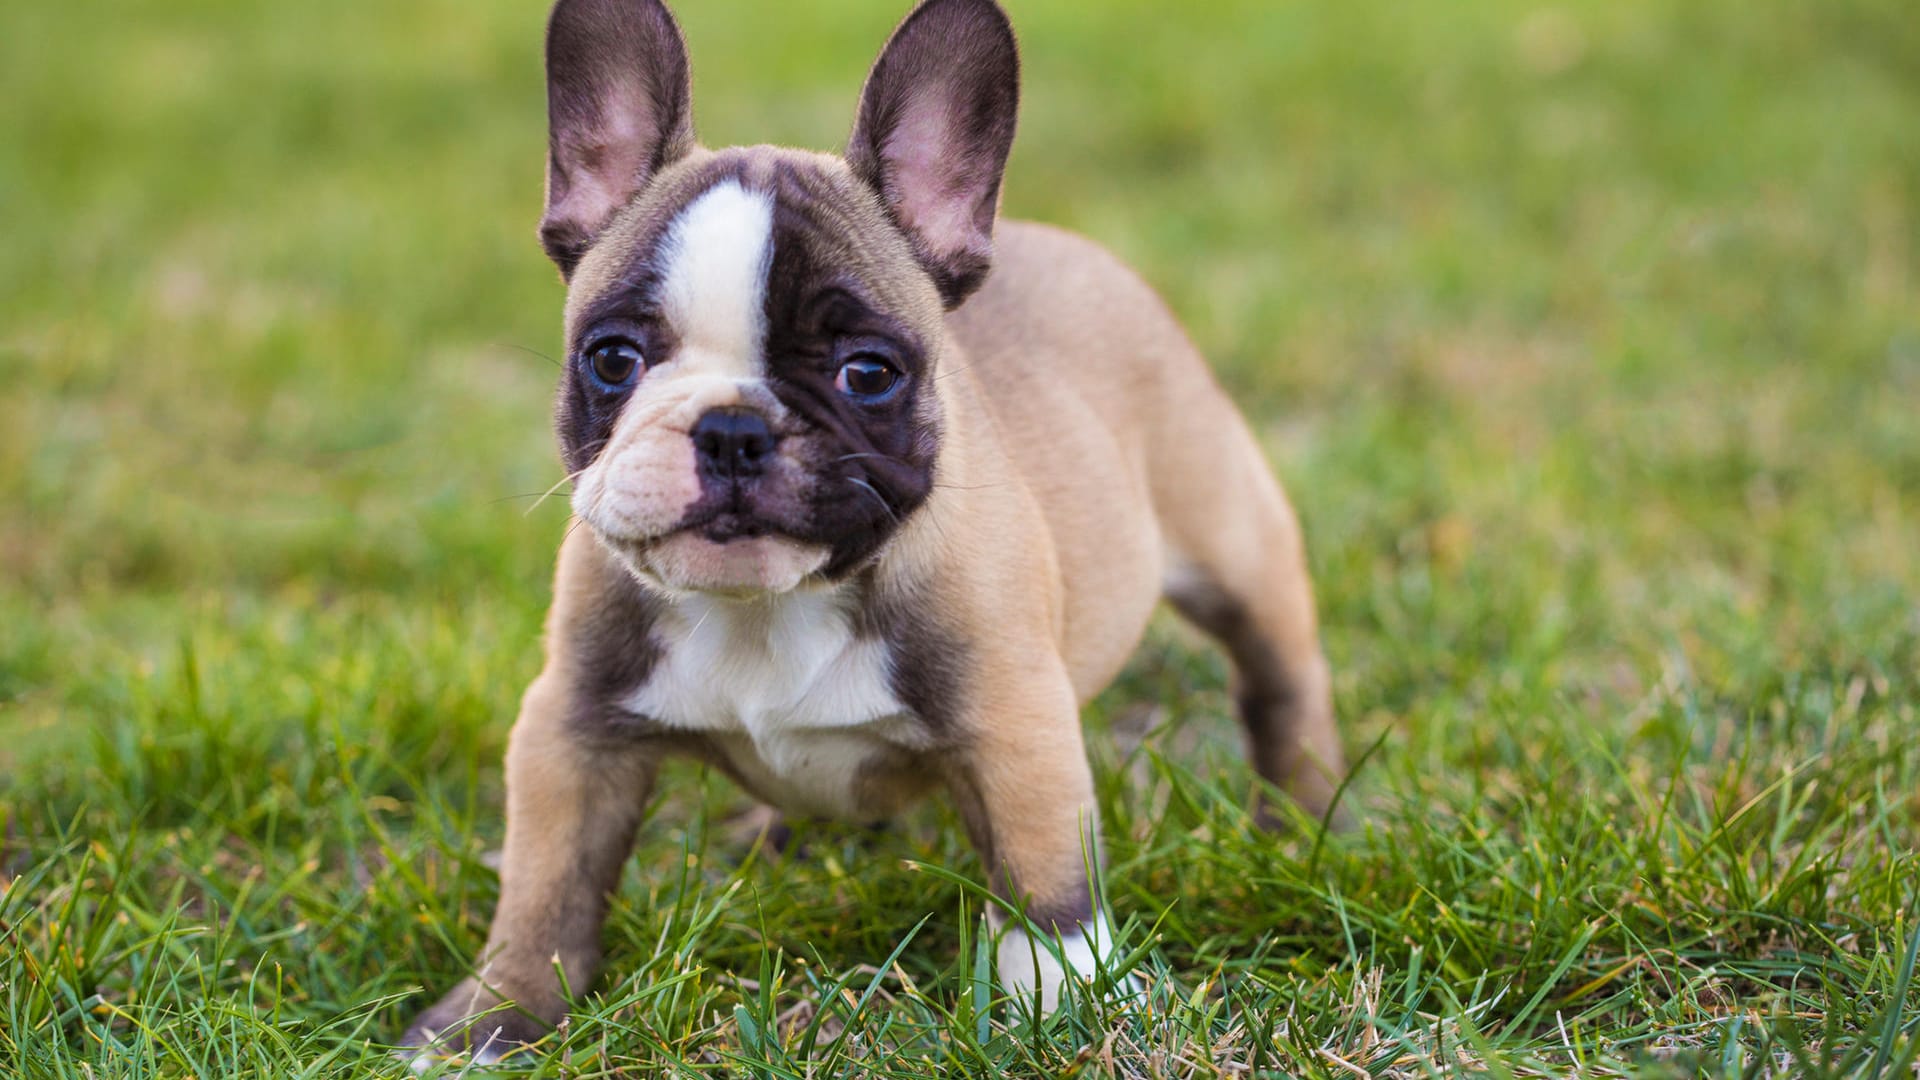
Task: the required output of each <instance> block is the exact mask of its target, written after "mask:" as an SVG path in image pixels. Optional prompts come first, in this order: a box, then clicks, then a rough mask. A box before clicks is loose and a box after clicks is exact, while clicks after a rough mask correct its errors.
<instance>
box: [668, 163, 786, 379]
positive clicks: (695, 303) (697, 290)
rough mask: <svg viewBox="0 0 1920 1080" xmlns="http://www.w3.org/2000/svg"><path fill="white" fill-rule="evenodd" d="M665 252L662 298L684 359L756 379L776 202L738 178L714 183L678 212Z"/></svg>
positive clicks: (704, 367)
mask: <svg viewBox="0 0 1920 1080" xmlns="http://www.w3.org/2000/svg"><path fill="white" fill-rule="evenodd" d="M662 254H663V256H664V258H663V260H662V263H663V265H664V267H665V273H664V275H663V282H664V288H663V290H662V299H663V300H664V302H665V308H666V316H667V319H668V320H669V321H670V322H672V324H673V326H674V329H675V330H677V331H678V332H679V334H680V360H681V361H682V362H683V363H685V364H687V365H688V366H696V365H697V366H698V367H699V368H700V369H701V370H702V371H706V372H712V373H715V374H726V375H730V376H733V377H735V378H743V379H745V378H754V377H757V376H758V375H759V374H760V372H761V368H762V363H761V354H762V350H763V348H764V347H765V345H766V339H767V316H766V293H767V268H768V266H769V265H770V264H771V263H772V261H773V197H772V196H771V195H769V194H767V193H765V192H758V191H748V190H747V189H746V188H744V187H741V186H740V182H739V181H737V180H727V181H724V182H722V183H719V184H715V185H714V186H713V187H711V188H709V189H708V190H707V191H706V193H705V194H702V195H701V196H700V197H699V198H697V199H695V200H693V201H692V202H691V203H688V204H687V208H686V209H685V210H682V211H681V212H680V216H679V217H678V218H677V219H675V221H674V223H673V227H672V229H671V230H670V231H669V233H668V235H667V239H666V242H665V245H664V246H663V248H662Z"/></svg>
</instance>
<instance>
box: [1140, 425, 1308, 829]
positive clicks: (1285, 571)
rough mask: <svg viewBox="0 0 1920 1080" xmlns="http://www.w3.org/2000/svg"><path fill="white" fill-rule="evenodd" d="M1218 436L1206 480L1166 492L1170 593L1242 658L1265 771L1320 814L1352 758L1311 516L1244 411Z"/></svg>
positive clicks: (1276, 818)
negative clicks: (1290, 497) (1335, 686)
mask: <svg viewBox="0 0 1920 1080" xmlns="http://www.w3.org/2000/svg"><path fill="white" fill-rule="evenodd" d="M1207 441H1208V442H1210V443H1211V444H1212V445H1211V446H1210V447H1206V448H1205V449H1207V450H1210V451H1211V452H1210V453H1208V454H1207V455H1206V458H1207V460H1206V461H1205V462H1204V463H1202V462H1195V463H1194V466H1195V467H1196V468H1205V470H1206V473H1207V475H1206V477H1205V480H1204V481H1201V480H1197V479H1195V478H1193V477H1192V476H1191V474H1189V477H1190V479H1189V482H1188V483H1186V484H1177V483H1174V484H1169V485H1167V486H1168V487H1169V488H1171V489H1174V490H1172V491H1170V492H1169V493H1168V495H1169V497H1166V498H1163V499H1161V500H1160V501H1161V509H1162V518H1163V521H1162V524H1163V527H1164V528H1165V530H1166V533H1167V538H1168V541H1169V543H1170V546H1171V548H1172V551H1171V552H1170V553H1169V555H1170V557H1169V568H1168V573H1167V598H1168V599H1169V600H1171V601H1172V602H1173V605H1174V607H1175V608H1176V609H1177V610H1178V611H1179V612H1180V613H1181V614H1182V615H1184V616H1185V617H1186V618H1187V619H1188V621H1190V622H1192V623H1193V624H1194V625H1196V626H1198V627H1199V628H1200V629H1201V630H1203V631H1205V632H1206V633H1207V634H1208V635H1210V636H1211V637H1213V638H1214V639H1215V640H1217V641H1218V642H1219V643H1220V644H1221V645H1222V646H1223V647H1224V648H1225V649H1226V651H1227V654H1228V655H1229V657H1230V658H1231V659H1232V661H1233V667H1234V696H1235V699H1236V701H1237V703H1238V705H1239V709H1240V719H1241V722H1242V724H1243V725H1244V726H1245V728H1246V735H1247V747H1248V752H1249V754H1250V756H1251V758H1252V761H1253V766H1254V769H1255V771H1256V772H1258V773H1259V774H1260V776H1261V778H1262V779H1264V780H1266V781H1268V782H1269V783H1271V784H1272V785H1274V786H1275V787H1277V788H1279V789H1280V790H1281V791H1283V792H1285V793H1286V794H1288V795H1290V796H1292V798H1293V799H1294V800H1295V801H1297V802H1298V803H1299V804H1300V805H1301V807H1302V808H1303V809H1304V810H1306V812H1307V813H1309V814H1311V815H1313V816H1315V817H1319V816H1322V815H1324V814H1325V813H1326V811H1327V808H1328V806H1329V804H1330V803H1331V802H1332V800H1333V795H1334V792H1335V790H1336V789H1337V788H1338V786H1339V784H1340V781H1341V779H1342V778H1343V777H1344V776H1345V775H1346V759H1345V757H1344V755H1343V754H1342V753H1341V749H1340V738H1339V734H1338V732H1337V731H1335V729H1334V721H1333V701H1332V686H1331V680H1330V677H1329V674H1328V670H1327V662H1326V658H1325V657H1324V656H1323V655H1322V653H1321V651H1320V633H1319V626H1318V621H1317V619H1316V617H1315V614H1314V605H1313V584H1312V582H1311V581H1310V580H1309V578H1308V576H1307V561H1306V550H1305V546H1304V544H1303V543H1302V540H1301V535H1300V524H1299V521H1298V519H1297V518H1296V517H1295V516H1294V513H1293V508H1292V507H1291V506H1290V505H1289V504H1288V502H1287V498H1286V495H1285V494H1284V493H1283V492H1282V491H1281V489H1280V484H1279V482H1278V481H1277V480H1275V479H1274V476H1273V473H1272V471H1271V470H1270V469H1269V468H1268V467H1267V463H1266V459H1265V457H1264V455H1262V454H1261V452H1260V449H1259V446H1258V444H1257V443H1256V442H1255V441H1254V439H1253V436H1252V434H1251V433H1250V432H1248V431H1247V430H1246V427H1245V425H1244V424H1243V423H1241V422H1240V421H1239V418H1238V417H1237V416H1231V417H1228V418H1225V419H1223V420H1221V421H1220V424H1219V426H1216V427H1214V428H1213V429H1212V430H1211V431H1210V432H1209V433H1208V438H1207ZM1189 445H1190V446H1191V444H1189ZM1257 812H1258V814H1259V819H1260V821H1261V823H1262V824H1263V825H1265V826H1267V827H1269V828H1272V827H1276V826H1277V825H1278V824H1279V822H1280V820H1281V819H1280V815H1279V814H1278V812H1277V808H1276V807H1274V806H1273V805H1272V804H1271V803H1270V802H1269V800H1268V799H1267V798H1266V795H1265V793H1264V792H1263V793H1262V797H1261V799H1260V802H1259V805H1258V811H1257Z"/></svg>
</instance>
